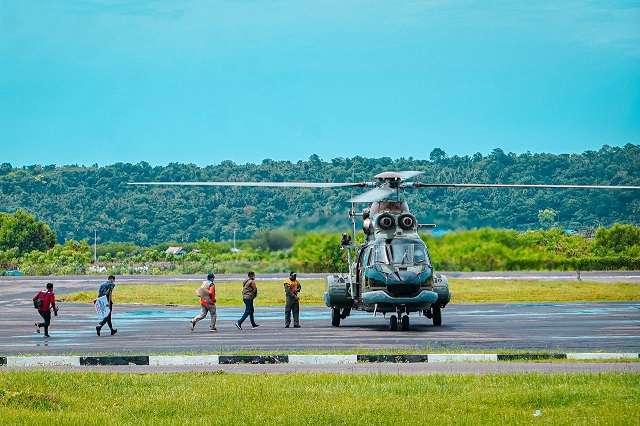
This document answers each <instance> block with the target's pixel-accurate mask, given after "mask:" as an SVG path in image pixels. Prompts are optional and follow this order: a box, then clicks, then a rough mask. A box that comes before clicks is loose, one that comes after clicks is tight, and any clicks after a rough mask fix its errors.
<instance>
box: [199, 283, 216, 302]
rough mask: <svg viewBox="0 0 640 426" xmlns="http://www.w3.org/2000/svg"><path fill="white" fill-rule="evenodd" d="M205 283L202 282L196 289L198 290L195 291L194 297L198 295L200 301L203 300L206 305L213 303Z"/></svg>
mask: <svg viewBox="0 0 640 426" xmlns="http://www.w3.org/2000/svg"><path fill="white" fill-rule="evenodd" d="M206 283H207V281H205V282H203V283H202V285H201V286H200V287H198V289H197V290H196V295H198V297H199V298H200V299H202V300H204V301H205V302H207V303H213V300H211V294H209V285H208V284H206ZM205 284H206V287H205Z"/></svg>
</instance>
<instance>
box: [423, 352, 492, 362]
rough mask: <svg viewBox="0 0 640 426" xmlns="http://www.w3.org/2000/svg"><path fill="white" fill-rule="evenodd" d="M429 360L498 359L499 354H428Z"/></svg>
mask: <svg viewBox="0 0 640 426" xmlns="http://www.w3.org/2000/svg"><path fill="white" fill-rule="evenodd" d="M427 357H428V360H427V361H428V362H466V361H495V362H497V361H498V354H428V355H427Z"/></svg>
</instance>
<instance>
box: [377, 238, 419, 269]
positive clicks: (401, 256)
mask: <svg viewBox="0 0 640 426" xmlns="http://www.w3.org/2000/svg"><path fill="white" fill-rule="evenodd" d="M374 263H377V264H385V265H388V264H392V263H393V264H407V263H414V264H415V263H427V264H430V263H431V261H430V259H429V253H428V252H427V250H426V247H425V246H424V245H422V244H413V243H400V244H398V243H397V242H394V243H391V244H380V245H376V246H374V247H373V248H372V251H371V254H370V256H369V259H368V264H369V265H372V264H374Z"/></svg>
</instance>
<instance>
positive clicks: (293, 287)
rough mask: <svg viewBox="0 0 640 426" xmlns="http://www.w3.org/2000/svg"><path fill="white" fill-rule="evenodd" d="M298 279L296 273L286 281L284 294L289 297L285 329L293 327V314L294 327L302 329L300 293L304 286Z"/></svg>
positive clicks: (285, 314) (285, 308)
mask: <svg viewBox="0 0 640 426" xmlns="http://www.w3.org/2000/svg"><path fill="white" fill-rule="evenodd" d="M296 277H297V276H296V273H295V272H291V274H289V278H287V279H285V280H284V292H285V294H286V296H287V301H286V304H285V306H284V328H289V325H291V312H293V327H294V328H300V298H299V297H298V293H300V290H301V289H302V286H301V285H300V282H299V281H298V280H297V278H296Z"/></svg>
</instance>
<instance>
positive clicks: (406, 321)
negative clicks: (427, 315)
mask: <svg viewBox="0 0 640 426" xmlns="http://www.w3.org/2000/svg"><path fill="white" fill-rule="evenodd" d="M408 330H409V315H403V316H402V331H408Z"/></svg>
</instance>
